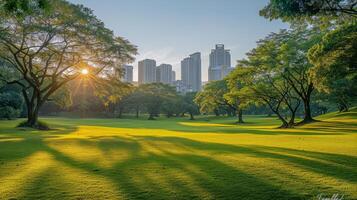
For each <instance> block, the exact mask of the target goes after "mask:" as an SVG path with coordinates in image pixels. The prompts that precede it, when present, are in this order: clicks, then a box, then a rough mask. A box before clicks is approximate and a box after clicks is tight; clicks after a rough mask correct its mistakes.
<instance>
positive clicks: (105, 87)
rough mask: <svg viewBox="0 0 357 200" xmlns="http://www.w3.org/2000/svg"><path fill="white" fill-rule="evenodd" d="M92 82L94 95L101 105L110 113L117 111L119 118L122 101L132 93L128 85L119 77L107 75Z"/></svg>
mask: <svg viewBox="0 0 357 200" xmlns="http://www.w3.org/2000/svg"><path fill="white" fill-rule="evenodd" d="M93 81H94V86H95V95H96V96H98V97H99V99H100V100H101V101H102V103H103V105H104V106H105V107H106V108H109V111H110V112H111V113H113V114H114V113H115V111H116V108H118V109H119V117H121V115H122V112H123V107H122V103H123V102H122V100H123V98H124V97H125V96H128V95H129V94H130V93H131V92H132V91H133V86H132V85H131V84H130V83H124V82H122V81H121V80H120V77H118V76H116V75H112V74H107V75H106V76H105V77H98V78H96V79H95V80H93Z"/></svg>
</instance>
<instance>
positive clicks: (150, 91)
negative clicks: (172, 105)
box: [139, 83, 176, 120]
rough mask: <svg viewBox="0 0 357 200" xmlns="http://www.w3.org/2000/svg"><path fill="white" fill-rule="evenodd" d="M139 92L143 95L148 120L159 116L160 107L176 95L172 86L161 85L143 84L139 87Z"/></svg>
mask: <svg viewBox="0 0 357 200" xmlns="http://www.w3.org/2000/svg"><path fill="white" fill-rule="evenodd" d="M139 90H140V91H141V92H142V93H143V94H144V95H143V102H144V106H145V108H146V111H147V112H148V113H149V120H154V119H155V116H157V115H159V114H160V111H161V109H162V105H163V104H164V103H165V102H166V101H170V100H171V99H172V98H174V97H175V95H176V90H175V89H174V88H173V87H172V86H170V85H167V84H163V83H150V84H143V85H140V86H139Z"/></svg>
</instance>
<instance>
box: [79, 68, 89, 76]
mask: <svg viewBox="0 0 357 200" xmlns="http://www.w3.org/2000/svg"><path fill="white" fill-rule="evenodd" d="M88 73H89V71H88V69H82V70H81V74H83V75H87V74H88Z"/></svg>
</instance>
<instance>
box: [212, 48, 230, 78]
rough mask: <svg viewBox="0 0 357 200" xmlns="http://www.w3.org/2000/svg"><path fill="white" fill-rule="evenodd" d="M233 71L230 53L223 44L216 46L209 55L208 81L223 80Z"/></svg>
mask: <svg viewBox="0 0 357 200" xmlns="http://www.w3.org/2000/svg"><path fill="white" fill-rule="evenodd" d="M231 71H232V67H231V53H230V51H229V50H227V49H224V45H223V44H216V48H215V49H212V50H211V53H210V55H209V66H208V81H214V80H222V79H223V78H224V77H225V76H227V75H228V73H229V72H231Z"/></svg>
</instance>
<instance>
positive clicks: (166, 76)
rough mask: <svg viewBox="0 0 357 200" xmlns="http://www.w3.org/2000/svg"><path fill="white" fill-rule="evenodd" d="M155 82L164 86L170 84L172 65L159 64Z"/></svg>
mask: <svg viewBox="0 0 357 200" xmlns="http://www.w3.org/2000/svg"><path fill="white" fill-rule="evenodd" d="M156 81H157V82H160V83H165V84H171V83H172V65H169V64H161V65H159V66H158V67H157V68H156Z"/></svg>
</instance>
